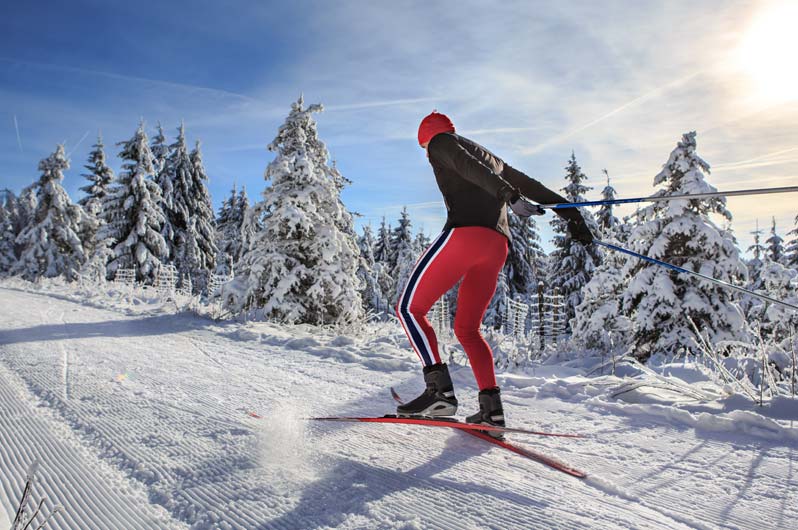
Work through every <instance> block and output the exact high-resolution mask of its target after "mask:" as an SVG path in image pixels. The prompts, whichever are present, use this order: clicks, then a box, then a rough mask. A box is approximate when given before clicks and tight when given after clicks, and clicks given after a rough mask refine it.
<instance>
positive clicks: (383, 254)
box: [374, 217, 391, 264]
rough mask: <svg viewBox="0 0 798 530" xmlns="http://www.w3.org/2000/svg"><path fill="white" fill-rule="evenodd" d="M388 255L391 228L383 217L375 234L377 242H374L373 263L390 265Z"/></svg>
mask: <svg viewBox="0 0 798 530" xmlns="http://www.w3.org/2000/svg"><path fill="white" fill-rule="evenodd" d="M390 254H391V226H390V225H388V224H386V223H385V217H383V218H382V223H380V229H379V231H378V232H377V240H376V241H375V242H374V261H376V262H378V263H386V264H390V261H391V260H390Z"/></svg>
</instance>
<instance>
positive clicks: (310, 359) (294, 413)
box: [0, 280, 798, 529]
mask: <svg viewBox="0 0 798 530" xmlns="http://www.w3.org/2000/svg"><path fill="white" fill-rule="evenodd" d="M114 289H116V288H115V287H114V286H113V285H111V284H109V285H108V286H107V287H105V288H104V289H103V290H100V289H99V288H90V287H86V286H84V287H79V286H76V285H74V284H63V283H59V282H55V281H44V282H41V283H40V284H38V285H35V286H34V285H33V284H26V283H24V282H21V281H19V280H14V281H10V280H6V281H3V283H2V284H0V304H2V306H3V307H4V308H7V307H13V308H14V311H2V312H0V455H2V456H0V524H1V523H2V522H4V521H3V517H4V515H5V514H4V511H5V512H7V513H12V512H13V510H14V509H15V507H16V504H15V503H16V502H17V500H18V497H19V493H20V491H21V488H22V485H23V483H24V476H25V471H26V469H27V467H28V465H29V464H30V462H31V461H32V460H34V459H38V460H39V461H40V463H41V469H40V472H39V475H38V480H37V488H36V490H35V491H34V497H33V500H35V501H36V502H38V500H39V499H41V498H42V496H46V497H47V499H48V500H47V501H46V504H45V506H46V507H48V509H51V508H52V506H53V505H55V504H61V505H63V506H64V509H65V512H64V513H63V514H59V515H56V516H55V517H54V519H53V521H52V522H51V524H50V525H49V526H48V528H56V529H66V528H70V529H71V528H81V529H83V528H125V529H129V528H130V529H137V528H197V529H200V528H228V529H232V528H344V529H351V528H396V529H412V528H524V529H527V528H533V529H535V528H540V529H549V528H568V529H571V528H657V529H659V528H668V529H681V528H713V529H714V528H743V529H749V528H750V529H760V528H785V529H786V528H795V525H796V521H798V503H796V498H795V497H796V492H797V491H798V478H797V477H796V473H795V460H796V455H798V453H796V449H798V435H796V433H798V425H797V424H796V423H795V422H796V420H797V419H798V418H796V410H798V407H796V401H795V400H793V399H790V398H785V397H781V398H777V399H774V400H773V401H771V402H770V403H769V404H766V407H763V408H760V407H756V406H753V405H751V403H750V400H748V399H747V398H745V397H744V396H740V395H736V394H731V395H730V394H728V393H726V392H724V389H723V388H721V387H718V386H717V385H716V384H715V383H714V382H713V379H712V377H710V376H709V375H708V373H707V372H706V369H705V368H704V367H703V365H697V364H692V363H684V362H679V363H674V362H663V363H661V364H657V363H656V362H654V361H653V360H652V362H651V363H650V366H642V365H640V364H638V363H636V362H633V361H629V360H626V359H621V360H618V361H617V362H616V367H615V375H612V374H611V371H612V363H610V362H607V363H605V364H604V365H602V366H601V367H600V366H598V365H597V364H596V363H595V359H577V360H573V361H570V362H568V363H566V364H563V363H556V364H555V363H553V364H547V365H545V366H543V365H531V366H530V367H529V368H527V369H526V370H521V369H517V371H516V372H514V373H501V374H499V382H500V384H501V385H502V388H503V396H504V401H505V408H506V413H507V416H508V420H509V423H510V425H517V426H524V427H529V428H535V429H540V430H556V431H561V432H562V431H566V432H576V433H581V434H584V435H586V436H587V437H586V438H585V439H578V440H574V439H557V438H524V437H519V436H513V437H511V438H512V440H513V441H514V442H516V443H519V444H520V445H526V446H529V447H531V448H534V449H535V450H536V451H540V452H542V453H544V454H547V455H551V456H553V457H556V458H558V459H560V460H562V461H564V462H567V463H569V464H571V465H573V466H574V467H577V468H579V469H582V470H585V471H587V472H588V474H589V478H588V479H587V480H584V481H581V480H578V479H574V478H572V477H568V476H566V475H563V474H562V473H559V472H557V471H554V470H551V469H549V468H547V467H545V466H542V465H540V464H538V463H536V462H532V461H529V460H525V459H523V458H521V457H519V456H518V455H515V454H512V453H510V452H508V451H504V450H501V449H499V448H495V447H493V446H491V445H489V444H486V443H484V442H482V441H480V440H478V439H475V438H473V437H468V436H465V435H463V434H462V433H458V432H454V431H449V430H444V429H432V428H423V427H417V426H408V425H374V424H371V425H362V424H330V423H312V422H307V421H304V420H303V418H307V417H308V416H312V415H342V414H346V415H356V414H367V415H375V414H384V413H386V412H390V411H391V409H392V408H393V402H392V400H391V398H390V395H389V393H388V388H389V387H390V386H395V387H396V388H397V390H398V392H399V393H400V394H401V395H403V396H411V395H414V394H415V393H416V392H418V391H419V390H420V389H421V387H422V382H421V377H420V367H419V366H418V365H417V359H416V358H415V355H414V354H413V353H412V352H411V350H410V347H409V345H408V344H407V339H406V338H405V337H404V334H403V332H402V330H401V327H400V326H398V325H396V324H395V323H392V322H384V323H378V324H369V325H365V326H360V327H357V328H352V329H350V330H348V331H347V330H340V329H339V330H333V329H332V328H320V327H312V326H307V325H296V326H289V325H278V324H274V323H266V322H259V323H235V322H217V321H214V320H211V319H208V318H204V317H201V316H198V315H197V314H195V313H190V312H187V311H184V310H182V309H183V308H184V307H185V306H183V305H181V303H179V302H178V303H175V302H170V303H163V302H160V301H157V299H155V298H149V297H147V296H146V293H144V292H141V293H139V292H133V293H131V294H130V295H128V296H127V297H125V298H122V297H120V296H118V294H119V293H118V292H116V291H114ZM109 294H110V295H112V296H109ZM178 308H179V309H178ZM452 375H453V379H454V381H455V386H456V389H457V391H458V398H459V399H460V401H461V407H462V408H461V413H464V414H467V413H470V412H471V411H472V410H473V409H474V408H475V407H476V388H475V385H474V381H473V376H472V374H471V372H470V369H469V368H468V367H454V369H453V370H452ZM697 396H698V397H700V398H701V399H697ZM251 414H255V415H257V416H260V417H261V418H260V419H258V418H256V417H253V416H252V415H251ZM6 518H8V517H6Z"/></svg>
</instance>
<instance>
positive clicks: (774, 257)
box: [765, 217, 785, 263]
mask: <svg viewBox="0 0 798 530" xmlns="http://www.w3.org/2000/svg"><path fill="white" fill-rule="evenodd" d="M765 244H766V245H767V257H768V259H769V260H770V261H775V262H776V263H781V262H782V260H784V258H785V256H784V240H783V239H782V238H781V236H780V235H779V234H777V233H776V218H775V217H773V223H772V224H771V225H770V237H769V238H767V240H766V241H765Z"/></svg>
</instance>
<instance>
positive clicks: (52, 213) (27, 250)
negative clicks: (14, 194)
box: [14, 145, 86, 281]
mask: <svg viewBox="0 0 798 530" xmlns="http://www.w3.org/2000/svg"><path fill="white" fill-rule="evenodd" d="M66 169H69V161H68V160H67V159H66V156H65V154H64V146H63V145H59V146H58V148H57V149H56V150H55V152H54V153H53V154H52V155H50V156H49V157H47V158H45V159H43V160H42V161H41V162H39V171H41V172H42V176H41V177H40V178H39V181H38V182H37V183H36V184H35V185H34V188H35V192H36V209H35V210H34V211H33V216H32V219H31V222H30V223H29V224H28V225H27V226H26V227H25V228H24V229H23V230H22V232H21V233H20V234H19V235H18V236H17V240H16V242H17V243H18V244H19V245H20V246H21V247H22V248H21V253H20V257H19V261H17V263H16V264H15V266H14V271H15V273H16V274H21V275H22V276H23V277H24V278H25V279H27V280H31V281H33V280H37V279H39V278H42V277H44V278H53V277H55V276H61V275H63V276H64V277H65V278H66V279H67V280H69V281H73V280H76V279H77V278H78V273H79V270H80V267H81V265H82V264H83V263H84V262H85V261H86V254H85V251H84V249H83V245H82V244H81V241H80V237H79V235H78V234H80V231H81V226H82V225H83V223H84V222H86V214H85V212H84V211H83V209H82V208H81V207H80V206H79V205H77V204H73V203H72V201H71V200H70V198H69V195H67V192H66V190H64V188H63V186H62V185H61V181H63V180H64V173H63V172H64V170H66Z"/></svg>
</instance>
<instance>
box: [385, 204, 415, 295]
mask: <svg viewBox="0 0 798 530" xmlns="http://www.w3.org/2000/svg"><path fill="white" fill-rule="evenodd" d="M417 258H418V255H417V254H416V251H415V248H414V245H413V232H412V229H411V222H410V214H408V212H407V208H406V207H405V208H402V213H401V215H400V216H399V226H397V227H396V228H394V229H393V231H392V232H391V250H390V254H389V261H388V267H389V270H390V274H391V277H392V278H394V279H395V280H396V289H395V290H394V292H393V294H392V295H391V299H390V300H391V305H396V303H397V302H398V301H399V298H400V297H401V296H402V292H403V291H404V289H405V285H407V281H408V280H409V279H410V273H411V272H413V267H414V266H415V264H416V260H417Z"/></svg>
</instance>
